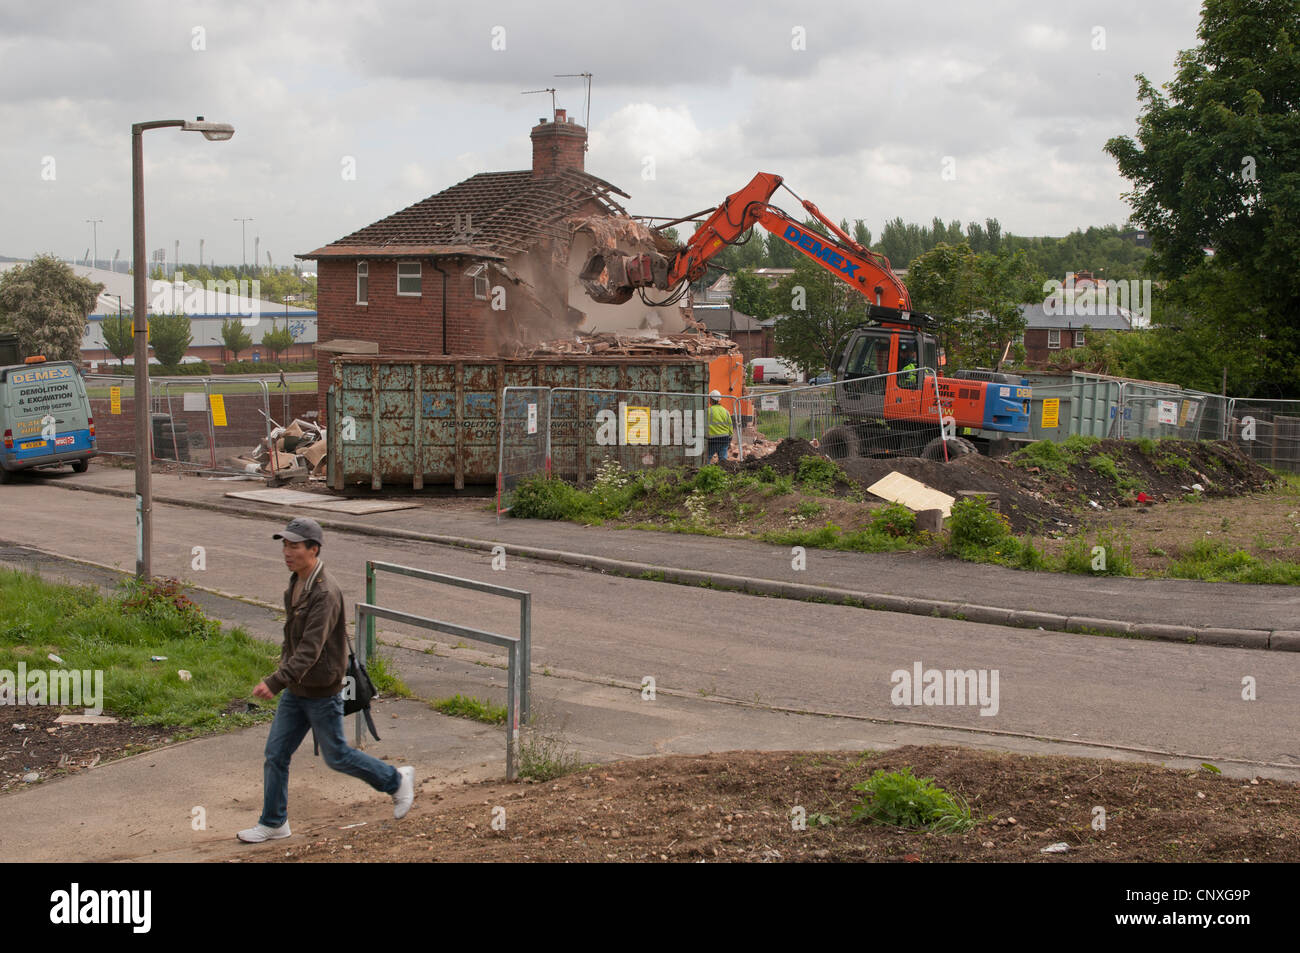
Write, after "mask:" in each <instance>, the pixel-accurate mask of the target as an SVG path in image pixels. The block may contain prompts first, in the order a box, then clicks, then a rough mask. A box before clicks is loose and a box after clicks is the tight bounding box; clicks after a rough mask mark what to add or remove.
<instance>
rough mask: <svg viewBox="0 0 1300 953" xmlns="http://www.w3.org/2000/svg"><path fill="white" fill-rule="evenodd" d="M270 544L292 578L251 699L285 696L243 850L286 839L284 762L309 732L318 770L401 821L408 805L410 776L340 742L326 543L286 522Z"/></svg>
mask: <svg viewBox="0 0 1300 953" xmlns="http://www.w3.org/2000/svg"><path fill="white" fill-rule="evenodd" d="M272 538H273V539H279V540H283V548H284V562H285V565H286V566H288V567H289V571H290V572H292V573H293V576H292V577H291V578H290V581H289V588H288V589H287V590H285V593H284V609H285V622H284V645H283V646H282V647H281V649H280V667H279V669H277V670H276V672H275V674H273V675H268V676H267V677H266V678H265V679H264V680H263V681H261V682H259V683H258V685H257V687H256V688H254V689H253V694H254V695H255V696H256V697H258V698H274V697H275V696H276V695H277V694H278V693H279V692H280V691H282V690H284V689H288V691H285V693H284V695H283V697H281V699H280V707H279V708H277V709H276V712H275V720H274V721H273V722H271V733H270V735H269V736H268V737H267V739H266V763H265V765H264V767H263V790H262V816H261V817H260V818H259V819H258V822H257V826H256V827H250V828H249V829H248V830H243V831H240V832H239V835H238V836H239V839H240V840H242V841H244V842H246V843H249V844H260V843H261V842H263V841H268V840H277V839H279V838H281V837H288V836H289V834H290V831H289V817H288V811H289V759H290V758H291V757H293V753H294V752H295V751H297V750H298V746H299V745H300V744H302V740H303V738H305V737H306V735H307V732H308V730H312V731H314V732H315V734H316V741H317V743H319V745H320V749H321V753H322V754H323V755H324V756H325V764H326V765H328V766H329V767H331V768H333V769H334V770H335V771H342V772H343V773H344V774H350V775H352V776H353V777H354V778H360V779H361V780H362V781H365V782H366V783H367V784H369V785H370V786H371V787H372V788H374V789H375V790H376V791H383V792H384V793H385V794H391V795H392V797H393V805H394V807H393V816H394V817H397V818H401V817H405V816H406V812H407V811H409V810H410V809H411V803H412V802H413V801H414V800H415V769H414V768H413V767H410V766H406V767H402V768H394V767H393V766H392V765H390V764H385V763H384V762H382V761H380V760H378V759H377V758H372V757H371V756H370V755H368V754H365V753H364V752H362V751H358V750H357V749H356V748H351V747H349V746H348V743H347V742H346V741H345V740H344V739H343V676H344V674H345V673H346V672H347V665H348V648H347V620H346V619H345V618H344V615H343V592H342V591H341V590H340V589H339V587H338V585H337V584H336V583H335V582H334V580H333V579H331V578H330V577H329V576H328V575H327V574H326V573H325V565H324V563H322V562H321V560H320V550H321V545H322V544H323V542H324V539H325V535H324V533H323V532H322V531H321V528H320V524H319V523H317V522H316V521H315V520H312V519H304V518H301V517H300V518H298V519H295V520H292V521H291V522H290V523H289V525H288V526H286V527H285V528H284V531H283V532H281V533H276V534H275V536H273V537H272Z"/></svg>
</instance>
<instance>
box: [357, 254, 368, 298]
mask: <svg viewBox="0 0 1300 953" xmlns="http://www.w3.org/2000/svg"><path fill="white" fill-rule="evenodd" d="M369 303H370V262H368V261H359V262H357V304H369Z"/></svg>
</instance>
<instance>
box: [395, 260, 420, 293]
mask: <svg viewBox="0 0 1300 953" xmlns="http://www.w3.org/2000/svg"><path fill="white" fill-rule="evenodd" d="M403 268H415V274H414V275H410V274H406V275H403V274H402V269H403ZM403 278H406V279H407V280H410V279H411V278H414V279H415V280H416V282H418V288H419V290H417V291H403V290H402V279H403ZM423 294H424V268H423V267H421V265H420V262H418V261H399V262H398V263H397V295H398V297H400V298H419V297H421V296H422V295H423Z"/></svg>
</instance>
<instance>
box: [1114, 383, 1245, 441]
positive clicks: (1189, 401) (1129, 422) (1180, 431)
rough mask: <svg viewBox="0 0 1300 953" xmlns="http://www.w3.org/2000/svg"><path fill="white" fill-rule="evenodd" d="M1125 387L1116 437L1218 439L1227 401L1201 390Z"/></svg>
mask: <svg viewBox="0 0 1300 953" xmlns="http://www.w3.org/2000/svg"><path fill="white" fill-rule="evenodd" d="M1132 390H1133V388H1131V387H1129V386H1128V385H1126V386H1125V388H1124V398H1123V399H1124V412H1123V415H1122V429H1121V431H1120V433H1119V436H1121V437H1123V438H1125V439H1127V440H1139V439H1144V438H1145V439H1151V440H1158V439H1161V438H1168V439H1174V440H1221V439H1223V434H1224V432H1225V426H1226V422H1227V418H1228V407H1229V400H1228V398H1226V397H1220V396H1218V395H1217V394H1205V393H1201V392H1200V391H1188V390H1171V391H1164V392H1160V391H1155V392H1150V391H1149V392H1147V393H1132Z"/></svg>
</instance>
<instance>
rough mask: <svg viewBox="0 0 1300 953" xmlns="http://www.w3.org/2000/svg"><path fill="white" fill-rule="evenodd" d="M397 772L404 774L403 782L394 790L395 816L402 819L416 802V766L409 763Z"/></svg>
mask: <svg viewBox="0 0 1300 953" xmlns="http://www.w3.org/2000/svg"><path fill="white" fill-rule="evenodd" d="M397 773H398V774H400V775H401V776H402V784H401V787H399V788H398V789H397V790H396V791H394V792H393V817H396V818H399V819H400V818H403V817H405V816H406V812H407V811H409V810H410V809H411V805H412V804H413V803H414V802H415V768H413V767H411V766H410V765H409V764H408V765H407V766H406V767H404V768H398V769H397Z"/></svg>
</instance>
